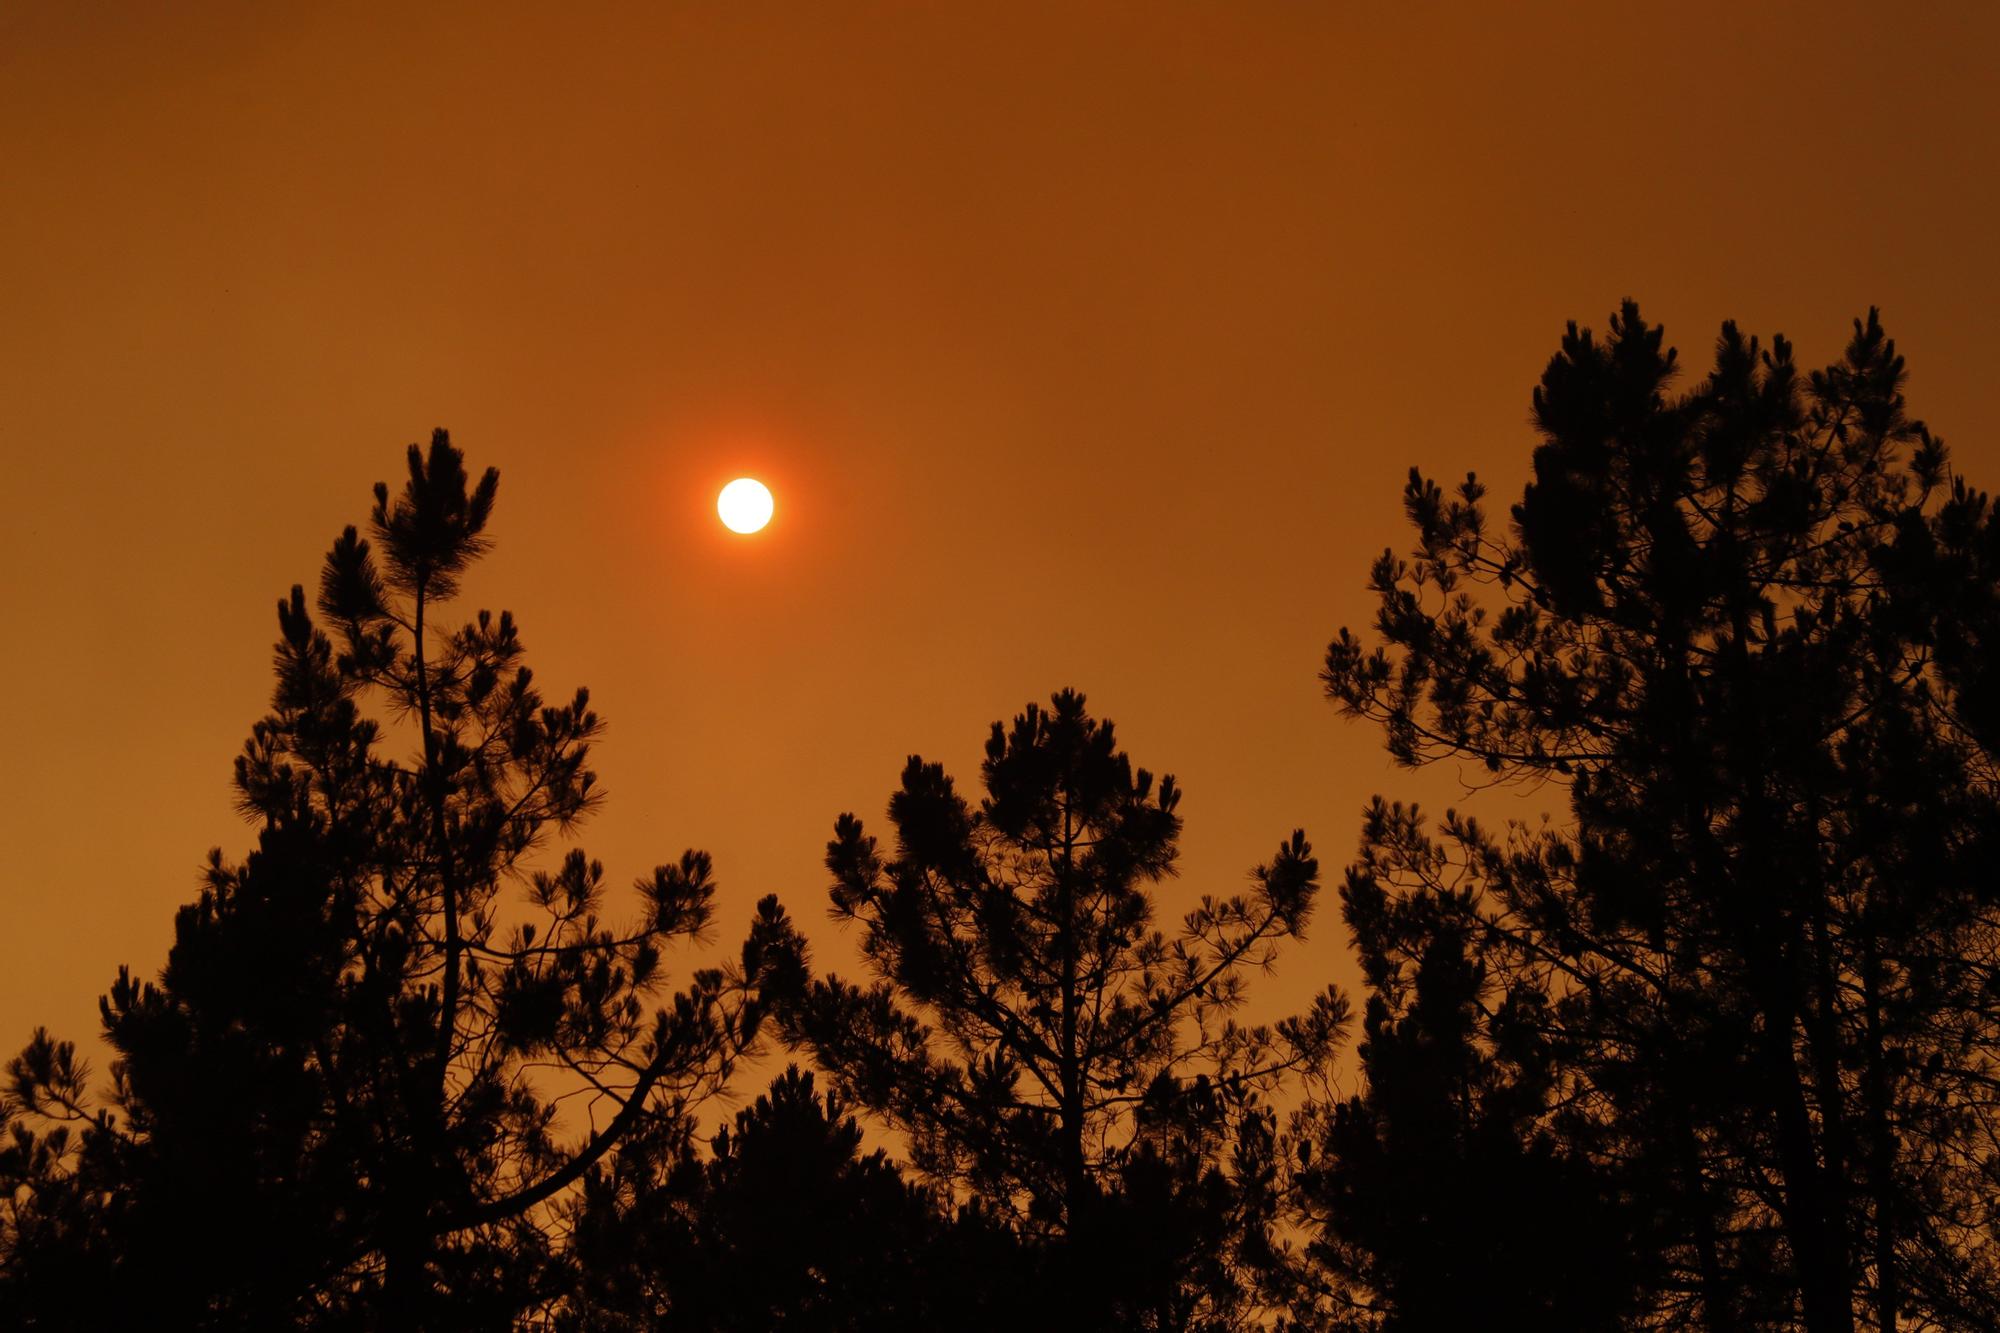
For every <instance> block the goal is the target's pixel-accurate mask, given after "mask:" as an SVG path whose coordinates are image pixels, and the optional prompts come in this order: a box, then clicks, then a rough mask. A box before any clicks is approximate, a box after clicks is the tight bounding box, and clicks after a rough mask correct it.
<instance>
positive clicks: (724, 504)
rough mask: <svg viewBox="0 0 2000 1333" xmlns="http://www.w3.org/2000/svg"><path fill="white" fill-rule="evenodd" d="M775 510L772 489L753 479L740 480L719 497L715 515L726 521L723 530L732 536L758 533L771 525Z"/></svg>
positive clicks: (727, 487)
mask: <svg viewBox="0 0 2000 1333" xmlns="http://www.w3.org/2000/svg"><path fill="white" fill-rule="evenodd" d="M775 507H776V506H775V505H774V503H773V502H772V500H771V488H770V487H768V486H766V485H765V484H764V483H763V482H761V481H758V480H756V479H755V478H753V477H738V478H737V479H736V480H735V481H732V482H730V483H729V484H728V485H727V486H724V487H723V488H722V494H720V495H718V496H716V497H715V512H716V513H717V514H719V515H720V516H721V517H722V526H723V527H725V528H728V529H729V530H730V531H731V532H742V533H751V532H756V531H758V530H759V529H760V528H762V527H763V526H764V525H765V524H766V523H769V522H770V521H771V511H772V510H773V509H774V508H775Z"/></svg>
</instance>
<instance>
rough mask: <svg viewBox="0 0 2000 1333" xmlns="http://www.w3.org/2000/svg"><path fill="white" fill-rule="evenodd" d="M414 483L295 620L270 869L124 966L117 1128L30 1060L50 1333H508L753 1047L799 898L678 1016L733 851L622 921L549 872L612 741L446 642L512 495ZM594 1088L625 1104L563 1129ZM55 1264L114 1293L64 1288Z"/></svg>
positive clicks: (488, 647) (31, 1319) (587, 868)
mask: <svg viewBox="0 0 2000 1333" xmlns="http://www.w3.org/2000/svg"><path fill="white" fill-rule="evenodd" d="M408 463H409V470H408V477H407V480H406V481H405V483H404V486H403V488H402V490H401V491H400V492H399V493H397V494H394V495H393V496H392V494H391V492H390V490H389V488H388V487H387V486H386V485H378V486H377V487H376V488H375V506H374V513H373V516H372V520H371V523H370V537H369V538H366V539H364V538H363V537H361V536H360V535H359V533H358V532H357V531H356V530H355V529H354V528H349V529H347V531H346V532H345V533H343V534H342V536H341V537H340V538H339V540H337V541H336V542H335V543H334V545H333V548H332V551H331V552H330V553H329V555H328V557H327V562H326V567H325V570H324V573H323V575H322V578H321V583H320V595H319V599H318V611H319V615H320V617H321V618H323V621H324V623H325V625H326V628H324V629H323V628H322V627H321V623H320V622H319V621H316V620H315V618H314V616H313V614H312V612H311V611H310V610H309V609H308V606H307V602H306V598H305V594H304V591H303V589H301V588H297V587H295V588H293V589H292V592H291V595H290V597H289V598H287V599H285V600H283V601H281V602H280V603H279V606H278V619H279V625H280V629H281V631H282V637H281V638H280V640H279V643H278V646H277V656H276V674H277V688H276V691H275V694H274V698H273V705H272V711H271V713H270V714H269V715H268V716H267V717H265V718H264V719H263V720H262V721H260V722H259V723H258V724H257V725H256V727H255V728H254V730H253V732H252V734H251V737H250V740H249V742H248V744H247V745H246V747H245V749H244V753H243V755H242V757H241V758H240V759H239V760H238V761H237V765H236V786H237V791H238V795H239V799H240V801H241V803H242V806H243V809H244V811H245V813H246V814H247V815H249V816H250V817H251V818H252V819H254V820H255V821H256V822H257V823H258V825H259V836H258V847H257V850H256V851H254V852H253V853H251V855H250V856H249V857H248V858H247V860H245V861H244V862H243V863H242V864H240V865H235V864H231V863H229V862H228V861H226V860H225V859H224V858H223V857H222V855H221V854H220V853H219V852H218V853H215V854H212V856H211V858H210V865H209V870H208V876H207V881H208V882H207V887H206V888H205V889H204V891H203V893H202V895H201V898H200V900H199V901H198V902H196V903H194V904H192V905H191V906H189V907H187V908H185V909H183V910H182V911H181V913H180V916H179V918H178V919H177V921H176V929H175V940H174V945H173V948H172V951H171V953H170V954H169V957H168V962H167V966H166V968H165V970H164V971H163V972H162V973H161V975H160V979H159V980H158V982H157V983H142V982H139V981H137V980H135V979H134V978H133V977H132V975H131V974H130V972H129V971H125V970H121V972H120V974H119V977H118V980H117V982H116V984H115V985H114V986H113V987H112V989H111V992H110V994H109V995H107V996H106V997H105V999H104V1001H103V1005H102V1010H103V1017H104V1027H105V1036H106V1038H107V1040H108V1041H109V1043H110V1044H111V1046H112V1048H113V1049H114V1050H115V1052H116V1053H117V1063H116V1064H115V1066H114V1070H113V1073H114V1082H113V1086H112V1090H111V1095H110V1102H109V1106H108V1107H106V1108H103V1109H92V1108H90V1107H89V1106H88V1105H87V1103H86V1100H85V1088H84V1084H85V1082H86V1076H85V1075H84V1073H83V1072H82V1071H81V1070H80V1069H78V1068H77V1066H76V1063H75V1060H74V1054H73V1051H72V1050H71V1049H70V1048H69V1047H67V1046H65V1045H62V1044H58V1043H53V1042H51V1041H49V1040H48V1039H47V1038H46V1037H45V1036H43V1035H41V1034H38V1035H37V1038H36V1041H35V1042H34V1043H33V1044H31V1045H30V1047H29V1048H28V1049H27V1050H26V1051H25V1052H24V1053H23V1054H22V1055H21V1056H20V1057H18V1058H17V1059H16V1060H15V1061H14V1062H13V1064H12V1066H11V1067H10V1073H11V1076H12V1084H13V1096H14V1102H15V1107H14V1109H15V1111H16V1114H15V1116H14V1122H15V1123H14V1130H13V1132H14V1134H15V1143H14V1147H13V1151H12V1155H11V1156H10V1157H9V1158H8V1159H7V1161H6V1163H5V1165H7V1167H8V1168H9V1170H10V1174H11V1179H12V1181H13V1183H14V1184H15V1186H16V1188H15V1209H16V1217H17V1221H16V1222H15V1223H14V1225H13V1228H12V1230H13V1235H12V1236H11V1237H10V1241H11V1245H10V1249H11V1251H12V1254H11V1256H10V1258H11V1263H10V1272H9V1280H8V1282H7V1283H5V1284H4V1285H5V1287H6V1294H5V1296H4V1297H0V1299H6V1300H10V1301H13V1302H15V1303H16V1307H15V1314H16V1317H17V1318H19V1319H20V1320H21V1321H22V1322H24V1323H25V1324H27V1326H30V1327H59V1326H77V1327H92V1328H104V1327H111V1326H114V1325H115V1324H117V1323H119V1322H123V1321H126V1320H130V1319H138V1318H141V1317H143V1318H145V1319H147V1320H148V1321H149V1322H152V1323H155V1324H159V1325H164V1326H172V1327H190V1328H193V1327H205V1328H243V1329H252V1328H255V1329H268V1328H276V1327H293V1326H298V1327H323V1328H347V1327H357V1328H494V1327H506V1326H508V1325H509V1324H510V1322H511V1320H512V1319H513V1318H514V1317H515V1315H516V1313H517V1312H518V1311H520V1310H522V1309H524V1308H528V1307H530V1306H533V1305H534V1304H535V1303H537V1302H541V1301H545V1300H547V1299H549V1298H550V1292H551V1291H552V1290H553V1288H551V1287H550V1285H549V1284H550V1283H552V1282H554V1281H556V1278H557V1277H558V1276H559V1274H555V1273H553V1269H552V1264H553V1250H554V1244H555V1242H554V1239H553V1237H552V1235H551V1233H550V1232H549V1230H548V1228H547V1219H548V1217H549V1214H550V1206H551V1205H552V1204H553V1203H555V1202H557V1201H560V1200H561V1199H563V1198H564V1197H565V1196H567V1195H569V1194H571V1193H573V1192H574V1191H575V1189H576V1188H577V1186H578V1183H579V1182H580V1180H581V1179H582V1178H583V1176H584V1175H585V1174H586V1172H587V1171H588V1170H589V1169H590V1168H591V1167H592V1165H593V1164H595V1163H597V1162H598V1161H600V1160H601V1159H602V1158H603V1157H604V1155H605V1154H606V1153H607V1152H608V1151H609V1150H610V1149H611V1148H612V1147H613V1145H615V1144H616V1143H617V1142H618V1141H620V1140H621V1139H623V1138H624V1137H626V1136H628V1135H630V1134H632V1133H634V1132H636V1131H637V1130H638V1129H640V1128H641V1127H643V1126H646V1125H647V1124H648V1123H649V1122H651V1121H653V1120H656V1119H657V1120H664V1121H665V1122H667V1123H670V1124H679V1123H683V1121H684V1119H685V1116H684V1111H685V1108H686V1107H687V1106H688V1105H689V1104H691V1103H696V1102H699V1101H700V1100H701V1099H703V1098H705V1097H707V1096H708V1095H710V1094H711V1093H713V1092H714V1091H715V1090H716V1089H717V1088H718V1087H720V1086H721V1083H722V1081H723V1079H724V1078H725V1077H726V1076H727V1074H728V1072H729V1070H730V1068H731V1066H732V1064H733V1062H734V1061H735V1060H736V1058H737V1057H738V1056H739V1055H740V1054H741V1053H742V1052H743V1051H744V1050H745V1049H746V1048H747V1047H748V1045H749V1043H750V1042H751V1040H752V1039H753V1037H754V1035H755V1032H756V1030H757V1026H758V1023H759V1020H760V1017H761V1013H762V1010H761V1008H760V1005H759V1001H758V996H757V991H758V986H759V984H760V982H761V981H762V980H763V979H764V976H765V974H766V973H767V972H768V971H769V970H770V968H771V967H772V966H774V965H777V963H778V962H780V961H781V959H779V958H777V957H774V956H773V955H770V954H769V953H768V951H767V950H766V947H765V946H766V944H767V943H769V942H772V941H782V940H783V939H784V938H786V935H787V931H788V927H787V926H786V925H785V923H784V922H783V921H782V918H781V917H780V916H779V914H778V913H777V910H776V907H775V904H774V903H772V902H769V901H767V902H766V903H765V904H764V905H763V907H762V909H761V915H760V916H759V918H758V921H757V924H756V926H755V928H754V929H753V934H752V937H751V939H750V940H749V941H747V942H746V944H745V945H744V948H743V950H742V954H741V958H740V960H739V962H738V963H737V964H735V965H732V966H730V967H727V968H708V969H704V970H700V971H697V972H696V973H695V974H694V976H693V978H692V980H691V983H690V984H689V985H688V986H687V987H686V988H685V989H683V990H681V991H679V992H677V993H674V994H673V995H672V996H671V998H670V999H669V1001H668V1003H667V1005H666V1006H665V1007H663V1008H658V1009H649V1007H648V1006H649V1002H650V1001H651V999H652V998H653V997H654V996H655V995H656V994H657V993H658V992H659V990H660V987H661V986H662V983H663V975H662V971H661V959H662V954H663V950H664V949H665V948H667V947H668V946H669V945H671V944H673V943H675V942H677V941H687V940H692V939H694V938H696V937H698V936H699V935H700V934H701V933H702V932H703V930H704V928H705V926H706V925H707V923H708V921H709V918H710V914H711V904H712V899H713V896H714V893H715V884H714V880H713V877H712V873H711V868H710V863H709V859H708V857H707V856H706V855H705V854H703V853H700V852H693V851H690V852H688V853H686V854H684V855H683V856H682V857H681V858H680V860H679V861H678V862H676V863H674V864H671V865H667V866H662V867H660V868H659V869H657V870H656V871H654V872H653V874H652V875H651V876H649V877H648V878H646V879H644V880H642V881H641V882H640V883H639V886H638V889H637V893H636V899H637V903H638V908H639V910H638V913H637V919H636V920H634V921H633V922H632V923H631V924H630V925H629V926H625V927H622V928H614V927H613V926H611V925H610V924H608V923H607V920H606V915H605V907H606V901H605V900H606V894H605V890H604V882H603V874H604V872H603V869H602V867H601V866H599V865H598V864H597V863H596V862H594V861H591V860H589V859H588V858H587V857H586V856H585V855H584V854H583V853H582V852H581V851H579V850H574V849H572V850H570V851H569V852H567V853H566V854H565V855H564V856H562V858H561V859H560V860H557V861H555V862H553V863H550V862H545V861H542V860H540V859H538V858H537V857H536V856H535V853H537V852H538V851H539V850H541V849H543V848H544V847H545V846H546V845H547V844H549V842H550V841H551V839H552V837H554V836H556V835H560V834H565V833H567V832H568V831H569V830H570V829H571V828H572V827H574V826H575V825H576V824H577V823H578V822H579V821H581V820H582V819H584V818H585V817H586V816H588V815H589V813H590V812H591V811H592V810H593V809H594V808H595V807H596V805H597V803H598V792H597V787H596V782H595V778H594V776H593V775H592V773H591V771H590V769H589V767H588V758H589V753H590V747H591V744H592V743H593V742H594V741H595V740H596V739H597V738H598V736H599V735H600V733H601V731H602V724H601V722H600V721H599V719H598V717H597V715H596V714H595V713H594V712H593V711H592V710H591V708H590V704H589V698H588V695H587V694H586V693H585V692H584V691H581V690H579V691H577V692H576V694H575V696H574V697H573V698H572V699H571V700H569V701H568V702H566V703H561V704H547V703H545V702H544V701H543V698H542V696H541V694H540V692H539V691H538V689H537V688H536V685H535V683H534V680H533V675H532V672H531V671H530V670H529V668H528V667H527V665H526V663H525V660H524V657H525V649H524V647H523V644H522V641H521V639H520V636H519V633H518V631H517V629H516V627H515V624H514V621H513V619H512V617H511V616H509V615H507V614H506V613H504V612H503V613H501V614H500V615H498V616H493V615H490V614H489V613H487V612H485V611H481V612H479V613H478V615H477V616H476V617H475V618H474V619H473V620H471V621H470V622H468V623H466V624H463V625H461V626H458V627H456V628H451V629H442V628H440V625H439V616H440V611H441V608H442V606H443V604H444V603H445V602H446V601H448V600H449V599H450V598H451V597H452V595H453V594H454V593H455V592H456V591H457V588H458V585H459V581H460V579H461V577H462V576H463V574H464V573H465V572H466V570H467V569H468V568H469V567H470V566H471V565H472V563H473V562H474V561H475V560H476V559H477V558H478V556H479V555H481V554H482V553H483V552H484V551H485V549H486V547H487V542H488V538H487V536H486V526H487V522H488V519H489V517H490V515H491V513H492V509H493V503H494V498H495V495H496V493H497V490H498V483H499V475H498V473H497V472H495V471H493V470H490V469H489V470H488V471H487V472H486V473H485V474H484V475H483V476H482V477H480V478H479V479H478V480H477V481H476V482H475V481H474V480H473V479H472V478H470V477H469V476H468V474H467V473H466V471H465V468H464V461H463V458H462V457H461V455H460V453H459V451H458V450H457V449H455V448H453V447H452V445H451V443H450V441H449V439H448V438H447V436H446V435H445V433H444V432H443V431H439V432H437V433H436V435H435V436H434V437H433V438H432V440H431V443H430V447H429V449H428V451H426V450H424V449H421V448H419V447H417V446H415V445H412V446H411V447H410V450H409V459H408ZM329 631H330V632H329ZM411 732H414V735H413V736H410V735H409V733H411ZM399 736H409V739H408V742H407V745H406V747H405V748H403V749H402V750H401V752H400V753H399V752H397V750H396V748H395V747H394V745H393V742H394V741H395V739H396V738H398V737H399ZM510 881H519V882H522V883H525V884H526V886H527V889H528V891H527V894H526V901H525V902H518V903H517V902H513V901H511V900H510V899H509V898H508V897H507V895H505V894H504V892H503V891H504V890H505V888H506V887H507V885H508V884H509V882H510ZM563 1093H582V1094H584V1095H585V1096H586V1097H587V1099H588V1100H591V1101H594V1102H598V1103H601V1104H602V1107H603V1111H602V1113H601V1114H598V1115H596V1116H594V1117H589V1118H586V1117H581V1116H578V1117H575V1118H573V1119H571V1120H568V1121H565V1120H564V1119H563V1118H561V1117H559V1116H558V1114H557V1108H556V1103H555V1101H554V1100H553V1099H554V1098H555V1097H556V1096H558V1095H561V1094H563ZM571 1100H572V1101H573V1100H575V1098H574V1097H572V1098H571ZM51 1120H56V1121H61V1120H73V1121H76V1122H78V1126H77V1128H79V1129H80V1132H74V1133H72V1132H69V1128H70V1127H66V1126H65V1127H60V1128H58V1129H57V1130H46V1129H38V1127H37V1122H43V1123H46V1122H49V1121H51ZM566 1124H589V1125H594V1126H595V1128H594V1130H591V1131H587V1132H586V1131H571V1130H566V1129H565V1125H566ZM20 1219H25V1220H20ZM44 1252H46V1253H49V1254H51V1255H60V1256H66V1257H64V1258H62V1259H61V1260H60V1262H61V1263H64V1264H71V1265H74V1264H78V1263H80V1264H82V1265H83V1266H84V1269H85V1271H87V1272H88V1273H89V1275H90V1277H91V1280H90V1282H89V1283H88V1284H75V1283H74V1282H73V1281H69V1280H65V1279H63V1278H62V1277H61V1276H60V1275H57V1276H46V1277H45V1276H43V1275H41V1274H39V1273H38V1272H37V1271H36V1267H37V1265H38V1264H39V1263H40V1262H41V1260H40V1259H39V1258H37V1257H36V1256H37V1255H40V1254H42V1253H44ZM66 1287H67V1290H65V1288H66Z"/></svg>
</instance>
